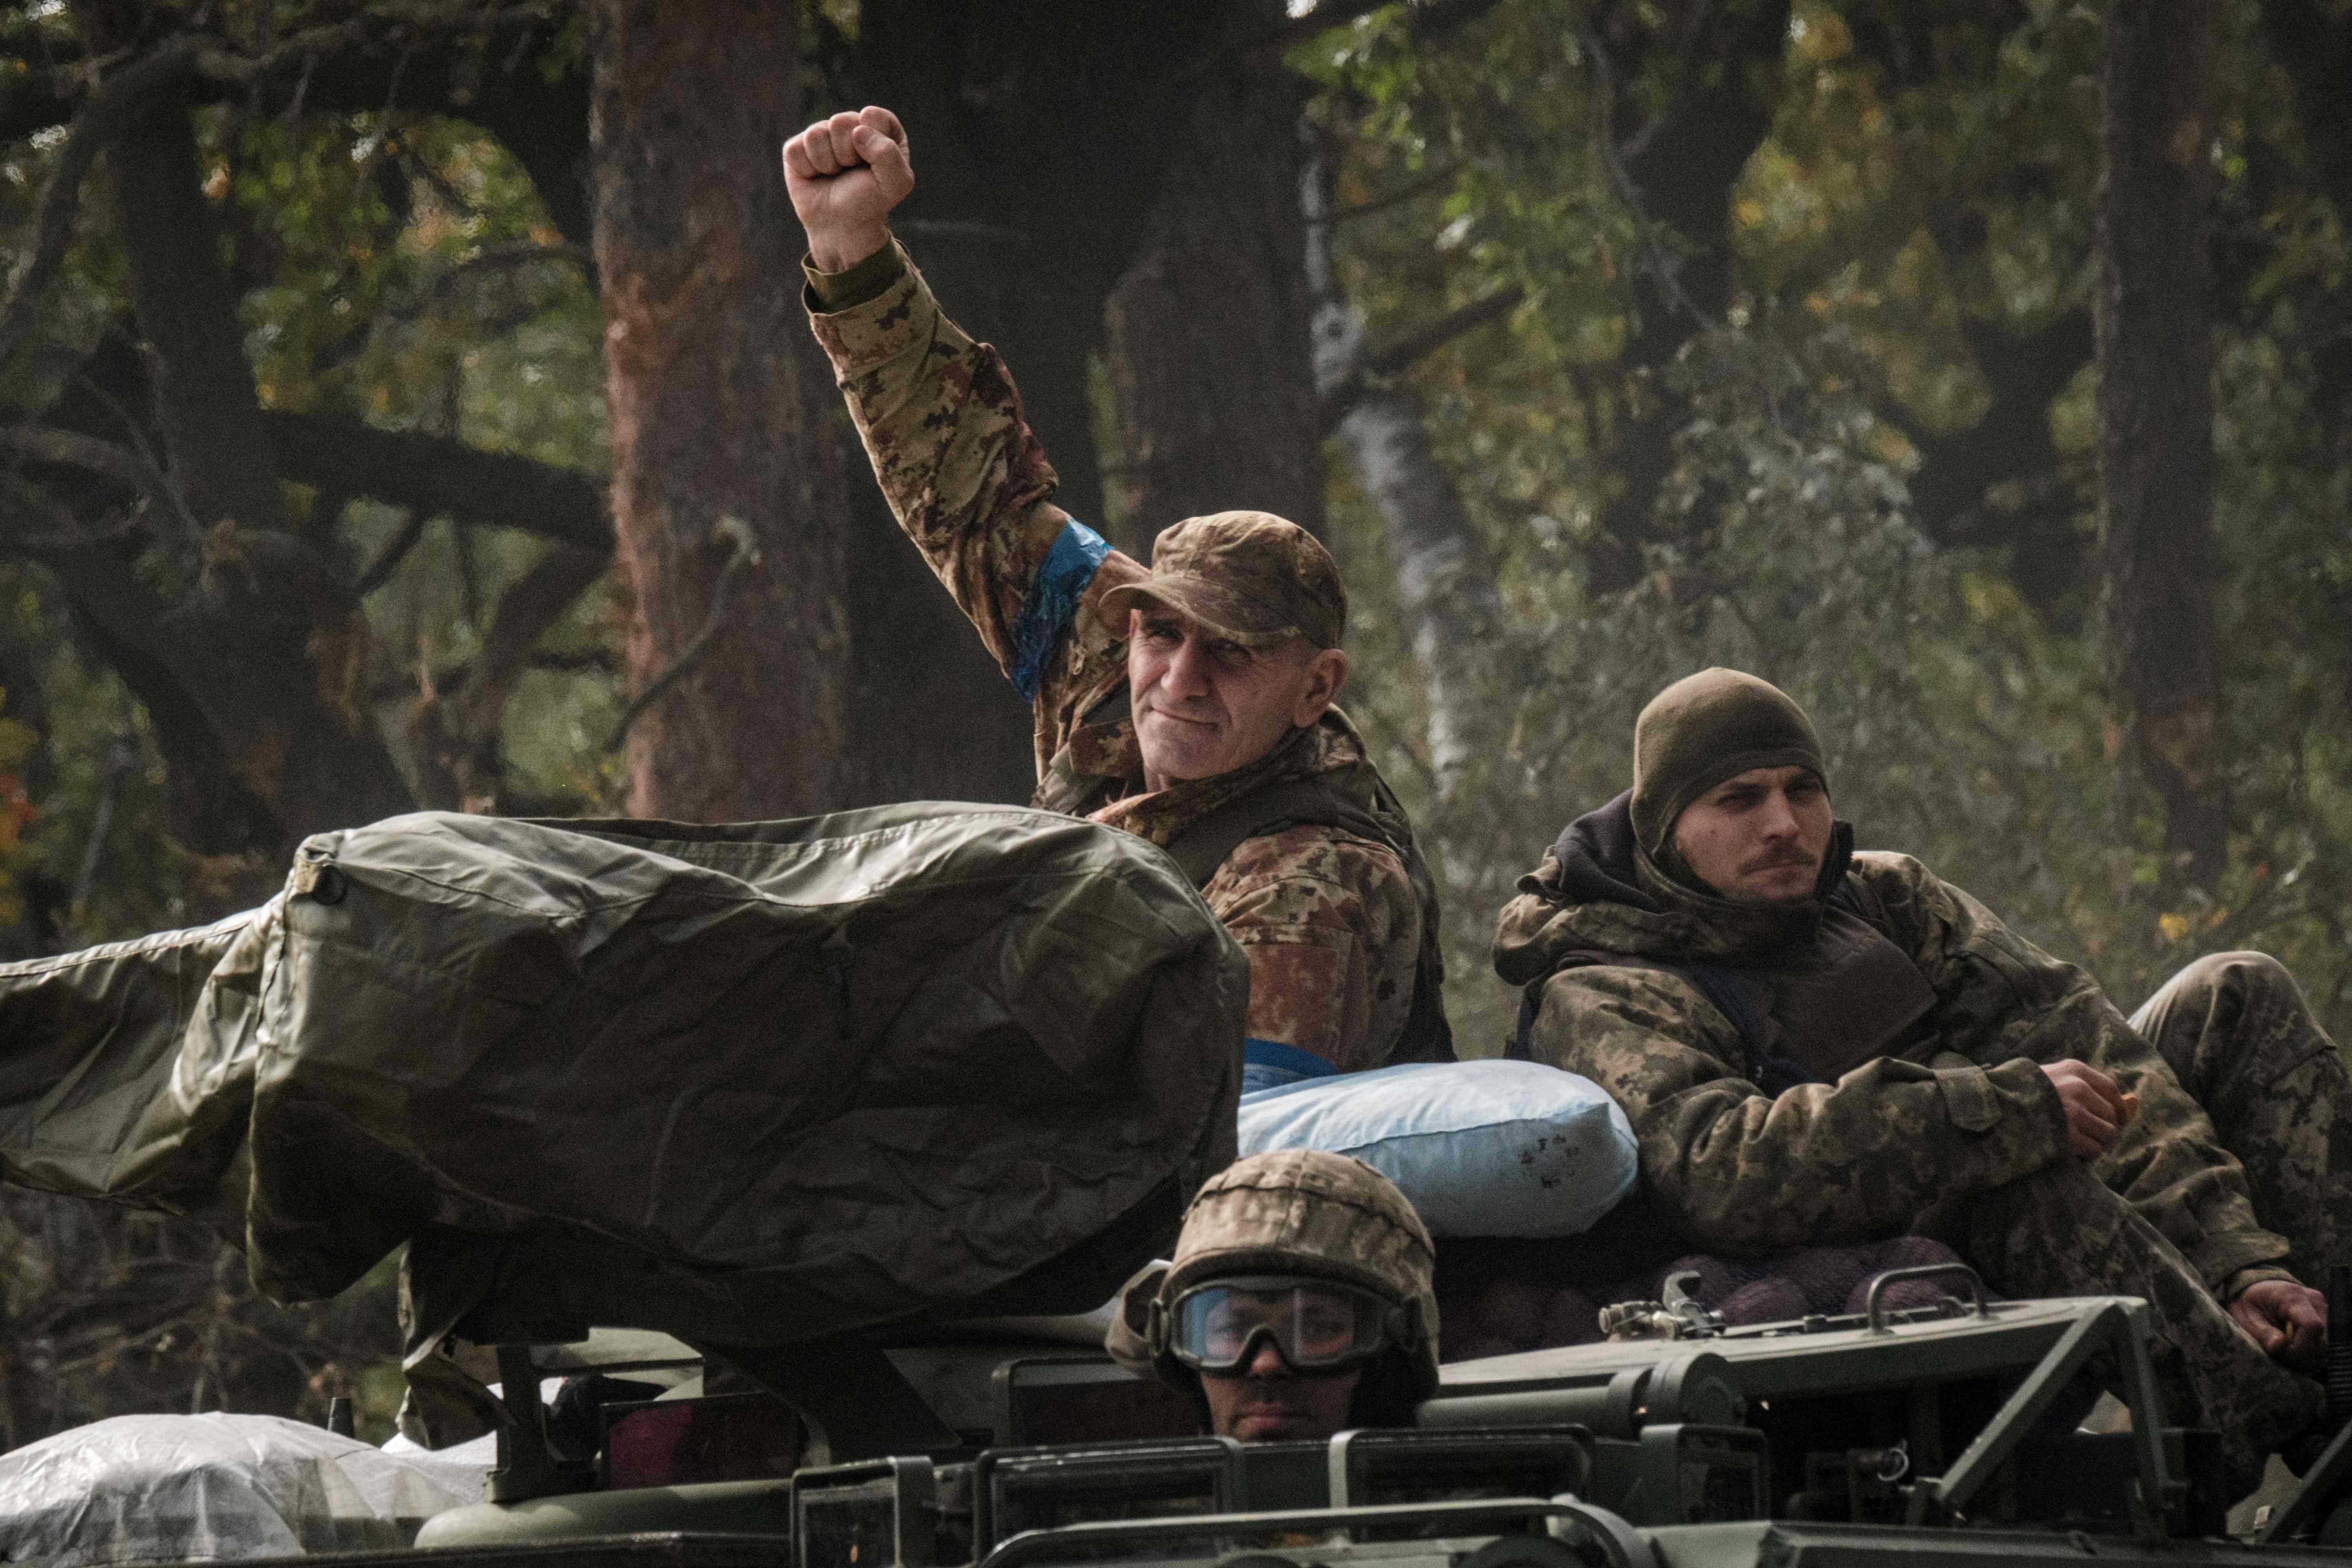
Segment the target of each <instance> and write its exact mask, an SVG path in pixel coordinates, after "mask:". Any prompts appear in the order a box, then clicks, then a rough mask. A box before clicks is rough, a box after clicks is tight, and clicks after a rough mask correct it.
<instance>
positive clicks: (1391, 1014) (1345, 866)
mask: <svg viewBox="0 0 2352 1568" xmlns="http://www.w3.org/2000/svg"><path fill="white" fill-rule="evenodd" d="M784 174H785V184H786V186H787V188H788V190H789V192H790V194H791V195H792V199H793V209H794V211H796V212H797V213H798V214H799V215H800V219H801V223H802V225H803V227H805V228H806V229H807V231H808V239H809V260H808V277H809V303H810V306H811V317H810V320H811V324H812V326H813V328H814V331H815V333H816V337H817V341H818V342H819V343H820V344H822V345H823V347H824V351H825V353H826V354H827V355H828V356H830V358H831V359H832V361H833V364H834V370H835V376H836V378H837V379H838V380H839V382H840V384H841V389H842V393H843V395H845V397H846V398H847V400H848V403H849V412H850V416H851V418H852V419H854V420H855V421H856V426H857V429H858V433H859V435H860V436H862V437H864V438H865V442H866V452H867V454H868V456H870V457H871V458H873V461H874V474H875V478H876V479H877V480H878V481H879V482H880V484H881V487H882V493H883V494H884V496H885V497H887V499H888V500H889V502H890V506H891V510H893V511H894V512H895V513H896V514H897V516H898V521H899V523H900V525H901V526H902V527H903V528H905V530H906V531H907V533H908V537H910V538H911V539H912V540H913V541H914V542H915V543H916V545H917V546H918V547H919V548H920V549H921V551H922V552H923V555H924V558H925V559H926V560H927V561H929V563H930V565H931V569H932V570H933V571H934V572H935V573H937V574H938V575H939V578H940V582H941V583H943V584H946V586H947V588H948V591H949V593H950V594H951V595H953V596H954V598H955V602H956V605H957V606H958V607H959V608H961V610H962V611H963V613H964V614H965V615H966V616H969V617H970V618H971V623H972V625H973V626H976V627H978V628H979V631H980V635H981V640H982V642H983V643H985V644H986V645H987V647H988V650H989V652H990V653H992V655H994V656H995V658H996V659H997V662H998V663H999V664H1000V665H1002V666H1003V669H1004V672H1005V674H1006V675H1007V676H1009V677H1010V678H1011V679H1012V681H1013V689H1014V690H1015V691H1017V692H1019V693H1020V695H1021V697H1022V699H1023V700H1024V701H1027V702H1028V703H1029V704H1030V705H1031V708H1032V710H1033V711H1034V716H1035V741H1036V759H1037V790H1036V794H1035V795H1034V796H1033V797H1032V804H1034V805H1037V806H1039V807H1041V808H1043V809H1045V810H1048V811H1066V812H1069V813H1071V814H1072V815H1074V816H1086V817H1088V818H1091V819H1092V820H1094V821H1097V822H1101V823H1106V824H1108V825H1109V826H1114V827H1120V828H1124V829H1126V830H1127V831H1129V832H1130V833H1133V834H1136V835H1138V836H1139V837H1144V838H1148V839H1150V841H1151V842H1152V843H1154V844H1157V845H1159V846H1160V847H1161V848H1163V849H1165V850H1167V851H1168V853H1169V855H1170V856H1171V858H1174V860H1175V861H1176V863H1177V864H1178V865H1179V866H1180V867H1181V868H1183V870H1184V872H1185V874H1186V875H1187V876H1188V877H1190V878H1191V879H1192V884H1193V886H1195V887H1196V888H1198V889H1200V890H1201V895H1202V898H1204V899H1205V900H1208V904H1209V907H1210V909H1211V910H1214V911H1215V913H1216V916H1217V918H1218V920H1219V921H1222V922H1223V924H1224V927H1225V930H1226V931H1228V932H1229V933H1231V935H1232V936H1233V938H1234V941H1235V942H1238V943H1239V944H1240V945H1241V948H1242V951H1243V952H1245V953H1247V954H1248V955H1249V961H1250V1003H1249V1029H1248V1038H1247V1040H1246V1042H1245V1044H1244V1049H1243V1061H1244V1068H1243V1072H1244V1084H1245V1085H1246V1086H1247V1087H1249V1088H1253V1089H1256V1088H1270V1087H1273V1086H1275V1085H1276V1084H1280V1083H1285V1082H1289V1081H1291V1080H1294V1079H1301V1078H1319V1077H1322V1076H1324V1075H1327V1074H1330V1073H1338V1072H1353V1071H1356V1070H1358V1069H1360V1068H1378V1067H1385V1066H1388V1065H1390V1064H1391V1063H1396V1062H1407V1061H1451V1060H1452V1059H1453V1058H1454V1049H1453V1043H1452V1037H1451V1035H1450V1034H1449V1033H1448V1032H1447V1029H1446V1025H1445V1014H1444V1007H1443V1005H1442V1003H1441V1000H1440V989H1441V986H1442V984H1443V981H1444V963H1443V962H1442V960H1441V958H1440V956H1439V949H1438V943H1437V890H1436V883H1435V882H1434V881H1433V879H1431V877H1430V874H1429V868H1428V866H1427V865H1426V864H1425V863H1424V862H1423V858H1422V855H1421V852H1420V850H1419V849H1418V848H1416V847H1414V843H1413V837H1412V824H1411V823H1410V822H1409V821H1408V820H1407V819H1406V817H1405V815H1404V812H1403V810H1402V807H1400V806H1399V805H1397V801H1396V797H1395V796H1394V795H1392V794H1391V793H1390V790H1389V787H1388V784H1386V782H1385V781H1383V780H1382V779H1381V774H1380V770H1379V769H1378V768H1377V767H1375V766H1374V765H1373V763H1372V760H1371V758H1370V755H1368V754H1367V752H1366V751H1365V747H1364V742H1363V737H1362V736H1360V735H1359V734H1358V733H1357V732H1356V729H1355V726H1354V725H1353V724H1352V723H1350V722H1349V720H1348V718H1347V716H1346V715H1345V714H1344V713H1342V712H1341V711H1340V710H1339V709H1338V708H1337V707H1335V706H1334V705H1333V704H1334V703H1335V702H1336V701H1337V700H1338V698H1339V690H1340V688H1341V687H1342V685H1344V684H1345V682H1346V679H1347V675H1348V655H1347V652H1346V650H1345V649H1344V648H1343V647H1341V644H1342V642H1343V641H1344V639H1345V637H1346V632H1347V621H1348V595H1347V589H1346V588H1345V586H1344V585H1343V584H1341V583H1340V580H1339V566H1338V564H1337V563H1335V562H1333V560H1332V559H1331V555H1330V552H1328V551H1327V550H1325V549H1324V548H1323V546H1322V544H1321V542H1318V540H1317V539H1316V538H1315V536H1314V535H1312V534H1310V533H1308V532H1307V531H1306V530H1305V529H1303V528H1300V527H1299V526H1298V525H1297V524H1296V523H1294V522H1290V521H1286V520H1284V519H1282V518H1278V517H1275V516H1272V515H1271V514H1269V513H1266V512H1262V511H1222V512H1218V513H1215V514H1214V515H1212V516H1207V517H1195V518H1188V519H1186V520H1185V521H1182V522H1180V523H1178V524H1176V525H1175V526H1174V527H1172V528H1170V529H1168V530H1167V531H1164V532H1163V533H1161V534H1160V537H1159V539H1158V540H1157V542H1155V543H1154V545H1153V548H1152V552H1151V564H1150V567H1149V568H1148V569H1147V568H1146V567H1145V566H1144V565H1143V563H1140V562H1139V561H1136V560H1133V559H1131V558H1130V557H1129V556H1128V555H1126V554H1124V553H1122V552H1119V551H1117V550H1113V549H1112V548H1111V547H1110V546H1109V544H1108V543H1107V542H1105V541H1104V540H1103V538H1102V537H1101V536H1100V535H1099V534H1097V533H1096V532H1094V531H1092V530H1091V529H1089V528H1087V526H1086V525H1085V524H1084V523H1083V522H1080V521H1078V520H1077V519H1076V518H1073V517H1071V516H1070V515H1069V514H1068V513H1066V512H1065V511H1063V510H1061V508H1059V507H1058V506H1056V505H1055V489H1056V487H1057V485H1058V483H1059V481H1058V480H1057V479H1056V478H1055V473H1054V470H1053V468H1051V467H1050V466H1048V465H1047V463H1046V461H1045V449H1044V448H1043V447H1041V446H1040V445H1039V444H1038V441H1037V437H1036V435H1035V433H1034V431H1033V430H1031V428H1030V427H1029V424H1028V421H1027V420H1026V419H1025V418H1024V416H1023V414H1022V408H1021V398H1020V395H1019V394H1018V393H1016V392H1015V391H1014V390H1013V380H1012V377H1011V375H1010V374H1008V373H1007V371H1006V370H1005V367H1004V362H1003V360H1002V359H1000V358H999V357H998V356H997V353H996V351H995V350H994V349H992V348H991V347H989V346H988V345H987V344H985V343H976V342H972V340H971V338H970V337H968V336H966V335H965V334H964V333H963V332H961V331H959V330H957V328H956V326H955V323H954V322H952V321H949V320H948V319H947V318H946V317H945V316H944V315H942V314H941V313H940V306H939V302H938V300H934V299H933V298H932V296H931V292H930V289H929V288H928V287H926V286H925V284H924V282H923V279H922V275H921V274H920V273H919V272H918V271H916V270H915V268H914V266H913V264H912V263H911V262H910V261H909V260H908V258H907V255H906V253H905V252H904V251H902V250H901V249H900V248H899V247H898V245H897V244H896V243H895V242H894V241H893V240H892V239H891V237H890V229H889V226H888V223H887V218H888V215H889V213H890V211H891V209H892V208H893V207H894V206H896V205H898V202H899V201H901V200H903V199H904V198H905V197H906V196H907V195H908V193H909V192H910V191H912V190H913V188H914V184H915V174H914V166H913V164H912V163H910V162H909V158H908V148H907V135H906V132H905V129H904V128H903V127H902V126H900V125H899V123H898V117H897V116H895V115H893V114H891V113H890V111H889V110H886V109H874V108H869V109H866V110H861V111H859V112H857V113H842V114H836V115H834V116H832V117H831V118H830V119H827V120H822V121H817V122H816V123H815V124H814V125H812V126H810V127H809V128H808V129H807V130H805V131H803V132H801V133H800V134H799V135H797V136H795V137H793V139H792V141H791V142H788V143H787V144H786V145H785V148H784Z"/></svg>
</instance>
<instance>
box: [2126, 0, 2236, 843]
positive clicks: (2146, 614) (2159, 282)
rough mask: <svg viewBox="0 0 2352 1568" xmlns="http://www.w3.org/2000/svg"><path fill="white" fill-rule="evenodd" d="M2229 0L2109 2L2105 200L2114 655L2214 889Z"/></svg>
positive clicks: (2173, 823) (2156, 764)
mask: <svg viewBox="0 0 2352 1568" xmlns="http://www.w3.org/2000/svg"><path fill="white" fill-rule="evenodd" d="M2219 37H2220V26H2219V7H2218V4H2217V0H2110V4H2109V5H2108V7H2107V42H2106V58H2105V89H2106V119H2105V148H2104V152H2105V167H2104V170H2103V172H2102V178H2101V183H2100V191H2099V197H2098V203H2097V243H2098V267H2099V272H2098V287H2097V296H2096V325H2097V333H2098V415H2099V443H2098V456H2099V548H2100V561H2101V567H2102V573H2103V577H2104V586H2105V623H2106V640H2107V656H2108V658H2109V661H2110V664H2109V668H2110V671H2111V674H2112V677H2113V679H2114V680H2115V683H2116V692H2117V695H2118V697H2119V698H2120V699H2121V700H2122V702H2123V705H2124V709H2125V713H2126V720H2127V721H2128V725H2129V730H2130V734H2131V738H2132V744H2133V751H2134V752H2135V753H2136V755H2137V759H2138V762H2139V765H2140V768H2141V771H2142V772H2143V773H2144V774H2145V775H2146V777H2147V780H2148V782H2149V783H2150V784H2153V785H2154V786H2155V788H2156V790H2157V792H2158V795H2160V796H2162V798H2163V802H2164V809H2165V846H2166V848H2167V849H2168V851H2170V852H2171V853H2172V854H2173V855H2175V856H2176V857H2178V858H2179V859H2180V860H2181V861H2182V862H2184V863H2185V866H2186V868H2187V869H2188V871H2189V874H2190V875H2191V877H2192V878H2193V879H2195V880H2196V881H2198V882H2199V883H2200V884H2201V885H2203V886H2205V887H2208V888H2210V887H2211V886H2212V885H2213V879H2215V877H2216V876H2218V875H2219V873H2220V872H2221V868H2222V866H2223V863H2224V860H2225V857H2226V845H2225V842H2224V835H2225V833H2226V830H2227V827H2228V812H2227V806H2226V803H2225V799H2224V795H2223V791H2222V786H2221V777H2220V775H2219V770H2218V766H2217V763H2218V760H2219V759H2218V757H2217V754H2216V751H2215V730H2216V726H2217V721H2218V718H2219V714H2220V710H2221V668H2220V657H2219V654H2218V652H2217V650H2216V647H2215V639H2214V627H2213V574H2214V571H2215V569H2216V565H2217V560H2216V556H2217V546H2216V542H2215V539H2214V533H2213V469H2214V458H2213V388H2212V376H2213V347H2212V325H2211V321H2212V252H2211V243H2210V233H2211V218H2210V211H2211V205H2212V194H2213V187H2214V177H2213V165H2212V160H2211V158H2210V154H2209V152H2208V149H2209V147H2210V144H2211V142H2212V139H2213V135H2214V123H2213V113H2212V109H2211V99H2210V82H2211V73H2212V61H2213V57H2214V53H2215V51H2216V49H2217V48H2218V47H2219Z"/></svg>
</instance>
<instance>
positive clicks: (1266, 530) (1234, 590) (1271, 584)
mask: <svg viewBox="0 0 2352 1568" xmlns="http://www.w3.org/2000/svg"><path fill="white" fill-rule="evenodd" d="M1154 604H1157V605H1166V606H1167V607H1168V608H1170V609H1171V610H1174V611H1176V612H1177V613H1178V614H1180V615H1182V616H1188V617H1190V618H1191V619H1192V620H1195V621H1198V622H1200V623H1201V625H1202V626H1205V627H1207V628H1209V629H1210V630H1211V631H1213V632H1214V633H1215V634H1216V635H1217V636H1219V637H1230V638H1232V639H1233V640H1234V642H1237V643H1240V644H1242V645H1243V646H1244V647H1262V646H1264V645H1265V644H1268V643H1276V642H1280V641H1281V640H1282V639H1283V638H1285V637H1290V636H1293V635H1297V636H1298V637H1305V638H1306V639H1307V641H1308V642H1310V643H1312V644H1314V645H1315V646H1316V647H1339V639H1340V637H1343V636H1344V635H1345V634H1346V632H1347V629H1348V590H1347V589H1346V588H1345V587H1343V586H1342V585H1341V584H1340V582H1339V563H1337V562H1335V561H1333V560H1332V559H1331V552H1329V551H1328V550H1326V549H1324V548H1323V545H1322V542H1321V541H1319V540H1318V539H1317V538H1316V537H1315V536H1314V535H1313V534H1311V533H1309V532H1307V531H1306V530H1305V529H1303V528H1301V527H1299V526H1298V525H1297V523H1295V522H1289V521H1285V520H1284V519H1282V518H1278V517H1276V516H1275V515H1274V514H1273V513H1272V512H1265V511H1221V512H1216V513H1213V514H1212V515H1211V516H1208V517H1188V518H1186V519H1185V520H1184V521H1181V522H1180V523H1178V524H1176V526H1174V527H1173V528H1171V529H1169V530H1168V531H1165V532H1163V533H1162V534H1160V539H1159V542H1157V543H1155V544H1154V545H1153V546H1152V547H1151V575H1150V577H1148V578H1146V579H1144V580H1143V581H1142V582H1140V583H1128V584H1122V585H1120V586H1119V587H1117V588H1113V589H1112V590H1111V591H1110V592H1109V593H1108V594H1105V595H1103V597H1102V609H1103V613H1104V615H1106V616H1108V617H1109V618H1110V619H1111V621H1112V622H1113V623H1114V624H1117V623H1118V622H1119V621H1122V620H1124V619H1125V618H1126V616H1127V613H1128V612H1129V610H1139V609H1142V608H1143V607H1144V606H1145V605H1154Z"/></svg>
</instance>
